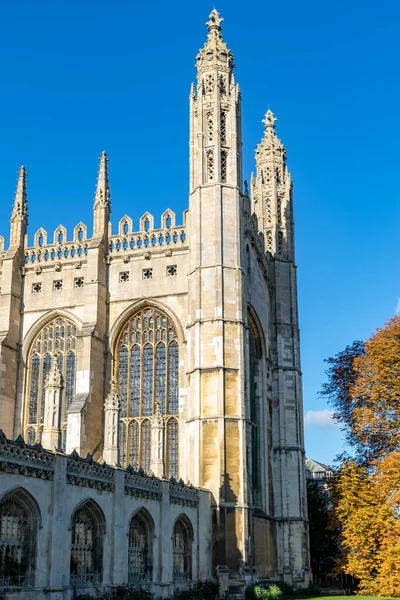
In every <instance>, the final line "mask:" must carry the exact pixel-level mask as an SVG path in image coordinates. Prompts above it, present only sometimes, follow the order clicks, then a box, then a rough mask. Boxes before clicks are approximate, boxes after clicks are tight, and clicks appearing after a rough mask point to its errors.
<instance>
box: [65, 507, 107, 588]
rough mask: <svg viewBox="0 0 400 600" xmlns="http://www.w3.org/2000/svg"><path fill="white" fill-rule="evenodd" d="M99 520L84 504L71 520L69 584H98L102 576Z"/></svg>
mask: <svg viewBox="0 0 400 600" xmlns="http://www.w3.org/2000/svg"><path fill="white" fill-rule="evenodd" d="M100 533H101V527H100V522H99V519H98V518H97V516H96V514H95V513H94V511H93V510H91V509H90V507H89V506H88V505H87V504H86V505H84V506H83V507H81V508H79V509H78V510H77V511H76V512H75V514H74V516H73V520H72V532H71V563H70V582H71V584H74V585H76V584H85V583H99V582H100V581H101V575H102V565H101V563H102V539H101V535H100Z"/></svg>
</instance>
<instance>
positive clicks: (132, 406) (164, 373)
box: [115, 308, 179, 477]
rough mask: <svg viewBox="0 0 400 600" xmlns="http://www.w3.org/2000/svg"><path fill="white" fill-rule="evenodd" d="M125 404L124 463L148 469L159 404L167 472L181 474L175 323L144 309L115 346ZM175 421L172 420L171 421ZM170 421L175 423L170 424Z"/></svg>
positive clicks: (121, 334)
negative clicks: (156, 408)
mask: <svg viewBox="0 0 400 600" xmlns="http://www.w3.org/2000/svg"><path fill="white" fill-rule="evenodd" d="M115 355H116V364H115V369H116V380H117V381H118V396H119V399H120V404H121V413H120V416H121V423H120V462H121V464H123V465H124V466H126V465H127V464H128V463H130V464H131V465H132V466H133V467H134V468H139V467H142V468H143V469H144V470H145V471H148V470H149V469H150V458H151V417H152V416H153V414H154V410H155V402H156V400H159V401H160V411H161V414H162V415H163V416H164V418H165V423H166V429H165V447H164V456H165V462H166V474H168V476H171V475H174V477H177V476H178V473H179V420H178V411H179V402H178V400H179V345H178V337H177V333H176V328H175V326H174V324H173V322H172V321H171V320H170V319H169V318H168V316H167V315H166V314H164V313H163V312H162V311H159V310H157V309H153V308H143V309H141V310H139V311H138V312H137V313H135V314H134V315H133V316H132V317H131V318H130V319H129V321H128V322H127V323H126V324H125V325H124V327H123V329H122V331H121V333H120V335H119V338H118V340H117V345H116V354H115ZM171 419H172V420H171ZM170 422H171V425H169V423H170Z"/></svg>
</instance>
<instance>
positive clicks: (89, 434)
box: [0, 9, 309, 600]
mask: <svg viewBox="0 0 400 600" xmlns="http://www.w3.org/2000/svg"><path fill="white" fill-rule="evenodd" d="M221 22H222V18H220V16H219V14H218V12H217V11H216V10H215V9H214V10H213V11H212V13H211V15H210V20H209V21H208V23H207V26H208V35H207V40H206V42H205V44H204V47H203V48H202V49H201V50H200V51H199V53H198V55H197V82H196V84H192V86H191V89H190V142H189V147H190V190H189V207H188V210H186V211H185V213H184V215H183V224H181V225H179V224H178V223H177V221H176V217H175V214H174V212H173V211H172V210H171V209H167V210H166V211H165V212H164V213H163V215H162V216H161V223H159V222H155V221H154V218H153V216H152V215H151V214H150V213H149V212H146V213H145V214H144V215H143V216H142V217H141V219H140V222H139V223H138V224H137V226H136V225H135V226H134V224H133V222H132V219H131V218H130V217H129V216H127V215H125V216H123V217H122V218H121V219H120V221H119V224H118V233H117V234H114V233H112V228H111V222H110V212H111V204H110V190H109V180H108V159H107V156H106V154H105V153H104V152H103V153H102V155H101V157H100V167H99V174H98V180H97V189H96V194H95V199H94V206H93V216H94V218H93V231H92V235H91V236H90V235H89V231H88V228H87V227H86V225H84V224H83V223H81V222H80V223H78V224H77V226H76V227H75V229H74V231H73V232H72V235H68V234H67V231H66V229H65V228H64V227H63V226H61V225H60V226H58V227H57V229H56V230H55V232H54V235H53V234H51V235H48V234H47V232H46V231H45V229H42V228H41V229H39V231H37V232H36V233H35V235H34V243H33V245H32V246H29V245H28V241H27V240H28V237H27V225H28V219H27V181H26V171H25V168H24V167H21V169H20V171H19V177H18V185H17V190H16V194H15V200H14V206H13V211H12V217H11V232H10V244H9V247H8V248H7V249H6V248H5V243H4V239H3V238H2V237H0V285H1V290H0V427H1V429H2V433H1V432H0V591H1V590H2V589H5V590H6V591H7V590H14V589H16V588H17V589H19V590H20V592H21V594H22V596H21V597H23V598H24V597H26V598H28V597H29V594H28V592H29V590H32V588H35V590H36V591H35V593H36V594H37V595H38V596H40V598H43V599H44V598H47V597H52V598H54V600H61V599H63V598H65V599H69V598H71V597H72V596H71V595H72V590H73V589H78V590H81V589H83V590H85V589H87V588H88V587H89V588H90V586H96V587H97V588H98V587H99V586H101V585H103V586H109V585H111V584H113V585H117V584H123V583H127V582H129V583H132V584H138V583H139V584H144V583H145V584H146V585H148V586H149V587H150V588H151V589H152V590H153V591H154V593H155V594H156V595H158V596H167V595H168V594H171V593H172V592H171V590H173V589H175V588H176V586H178V587H179V586H182V585H186V584H187V582H188V581H189V580H196V579H207V578H210V577H217V578H218V580H219V582H220V589H221V590H222V591H224V589H227V588H228V586H230V585H231V584H232V582H239V583H240V582H248V581H251V580H255V579H258V580H265V581H283V580H285V581H287V582H289V583H292V584H294V585H298V586H305V585H307V584H308V582H309V563H308V531H307V507H306V488H305V466H304V440H303V421H302V390H301V371H300V350H299V331H298V320H297V287H296V267H295V262H294V261H295V259H294V229H293V199H292V180H291V177H290V174H289V172H288V169H287V167H286V162H285V159H286V151H285V148H284V146H283V144H282V142H281V141H280V140H279V138H278V137H277V134H276V130H275V121H276V118H275V117H274V115H273V113H272V112H271V111H270V110H268V112H267V114H266V116H265V119H264V121H263V123H264V132H263V137H262V139H261V142H260V144H259V145H258V147H257V149H256V154H255V158H256V171H255V175H252V176H251V181H250V185H249V189H248V186H247V183H246V182H245V184H244V188H243V186H242V134H241V94H240V88H239V85H238V84H237V83H236V82H235V79H234V74H233V68H234V64H233V55H232V53H231V51H230V50H229V49H228V47H227V45H226V43H225V42H224V41H223V39H222V34H221ZM170 546H171V549H170V550H169V548H170ZM10 565H11V566H10ZM11 567H12V568H11ZM238 585H239V584H238ZM174 586H175V587H174ZM24 594H25V595H24ZM26 594H28V595H26Z"/></svg>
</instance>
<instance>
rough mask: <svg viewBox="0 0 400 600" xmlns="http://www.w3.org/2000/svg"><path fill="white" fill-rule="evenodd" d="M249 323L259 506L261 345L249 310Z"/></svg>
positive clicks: (254, 486) (253, 463)
mask: <svg viewBox="0 0 400 600" xmlns="http://www.w3.org/2000/svg"><path fill="white" fill-rule="evenodd" d="M248 323H249V377H248V382H249V396H250V415H249V416H250V422H251V425H250V427H251V459H250V457H249V461H250V460H251V483H252V498H253V503H254V504H255V505H257V506H261V502H262V481H261V470H262V456H263V452H262V449H261V429H262V405H261V403H262V388H261V377H260V374H261V373H262V364H261V359H262V346H261V339H260V334H259V332H258V327H257V325H256V322H255V319H254V318H253V316H252V314H251V312H250V310H249V312H248Z"/></svg>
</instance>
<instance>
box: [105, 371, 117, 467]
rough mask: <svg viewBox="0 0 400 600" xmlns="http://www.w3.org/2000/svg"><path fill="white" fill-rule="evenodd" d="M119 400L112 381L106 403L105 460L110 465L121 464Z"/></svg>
mask: <svg viewBox="0 0 400 600" xmlns="http://www.w3.org/2000/svg"><path fill="white" fill-rule="evenodd" d="M118 423H119V399H118V394H117V392H116V386H115V381H114V380H113V381H111V388H110V393H109V394H108V396H107V398H106V401H105V402H104V451H103V458H104V460H105V461H106V463H108V464H110V465H114V464H115V465H117V464H119V440H118V433H119V427H118Z"/></svg>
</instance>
